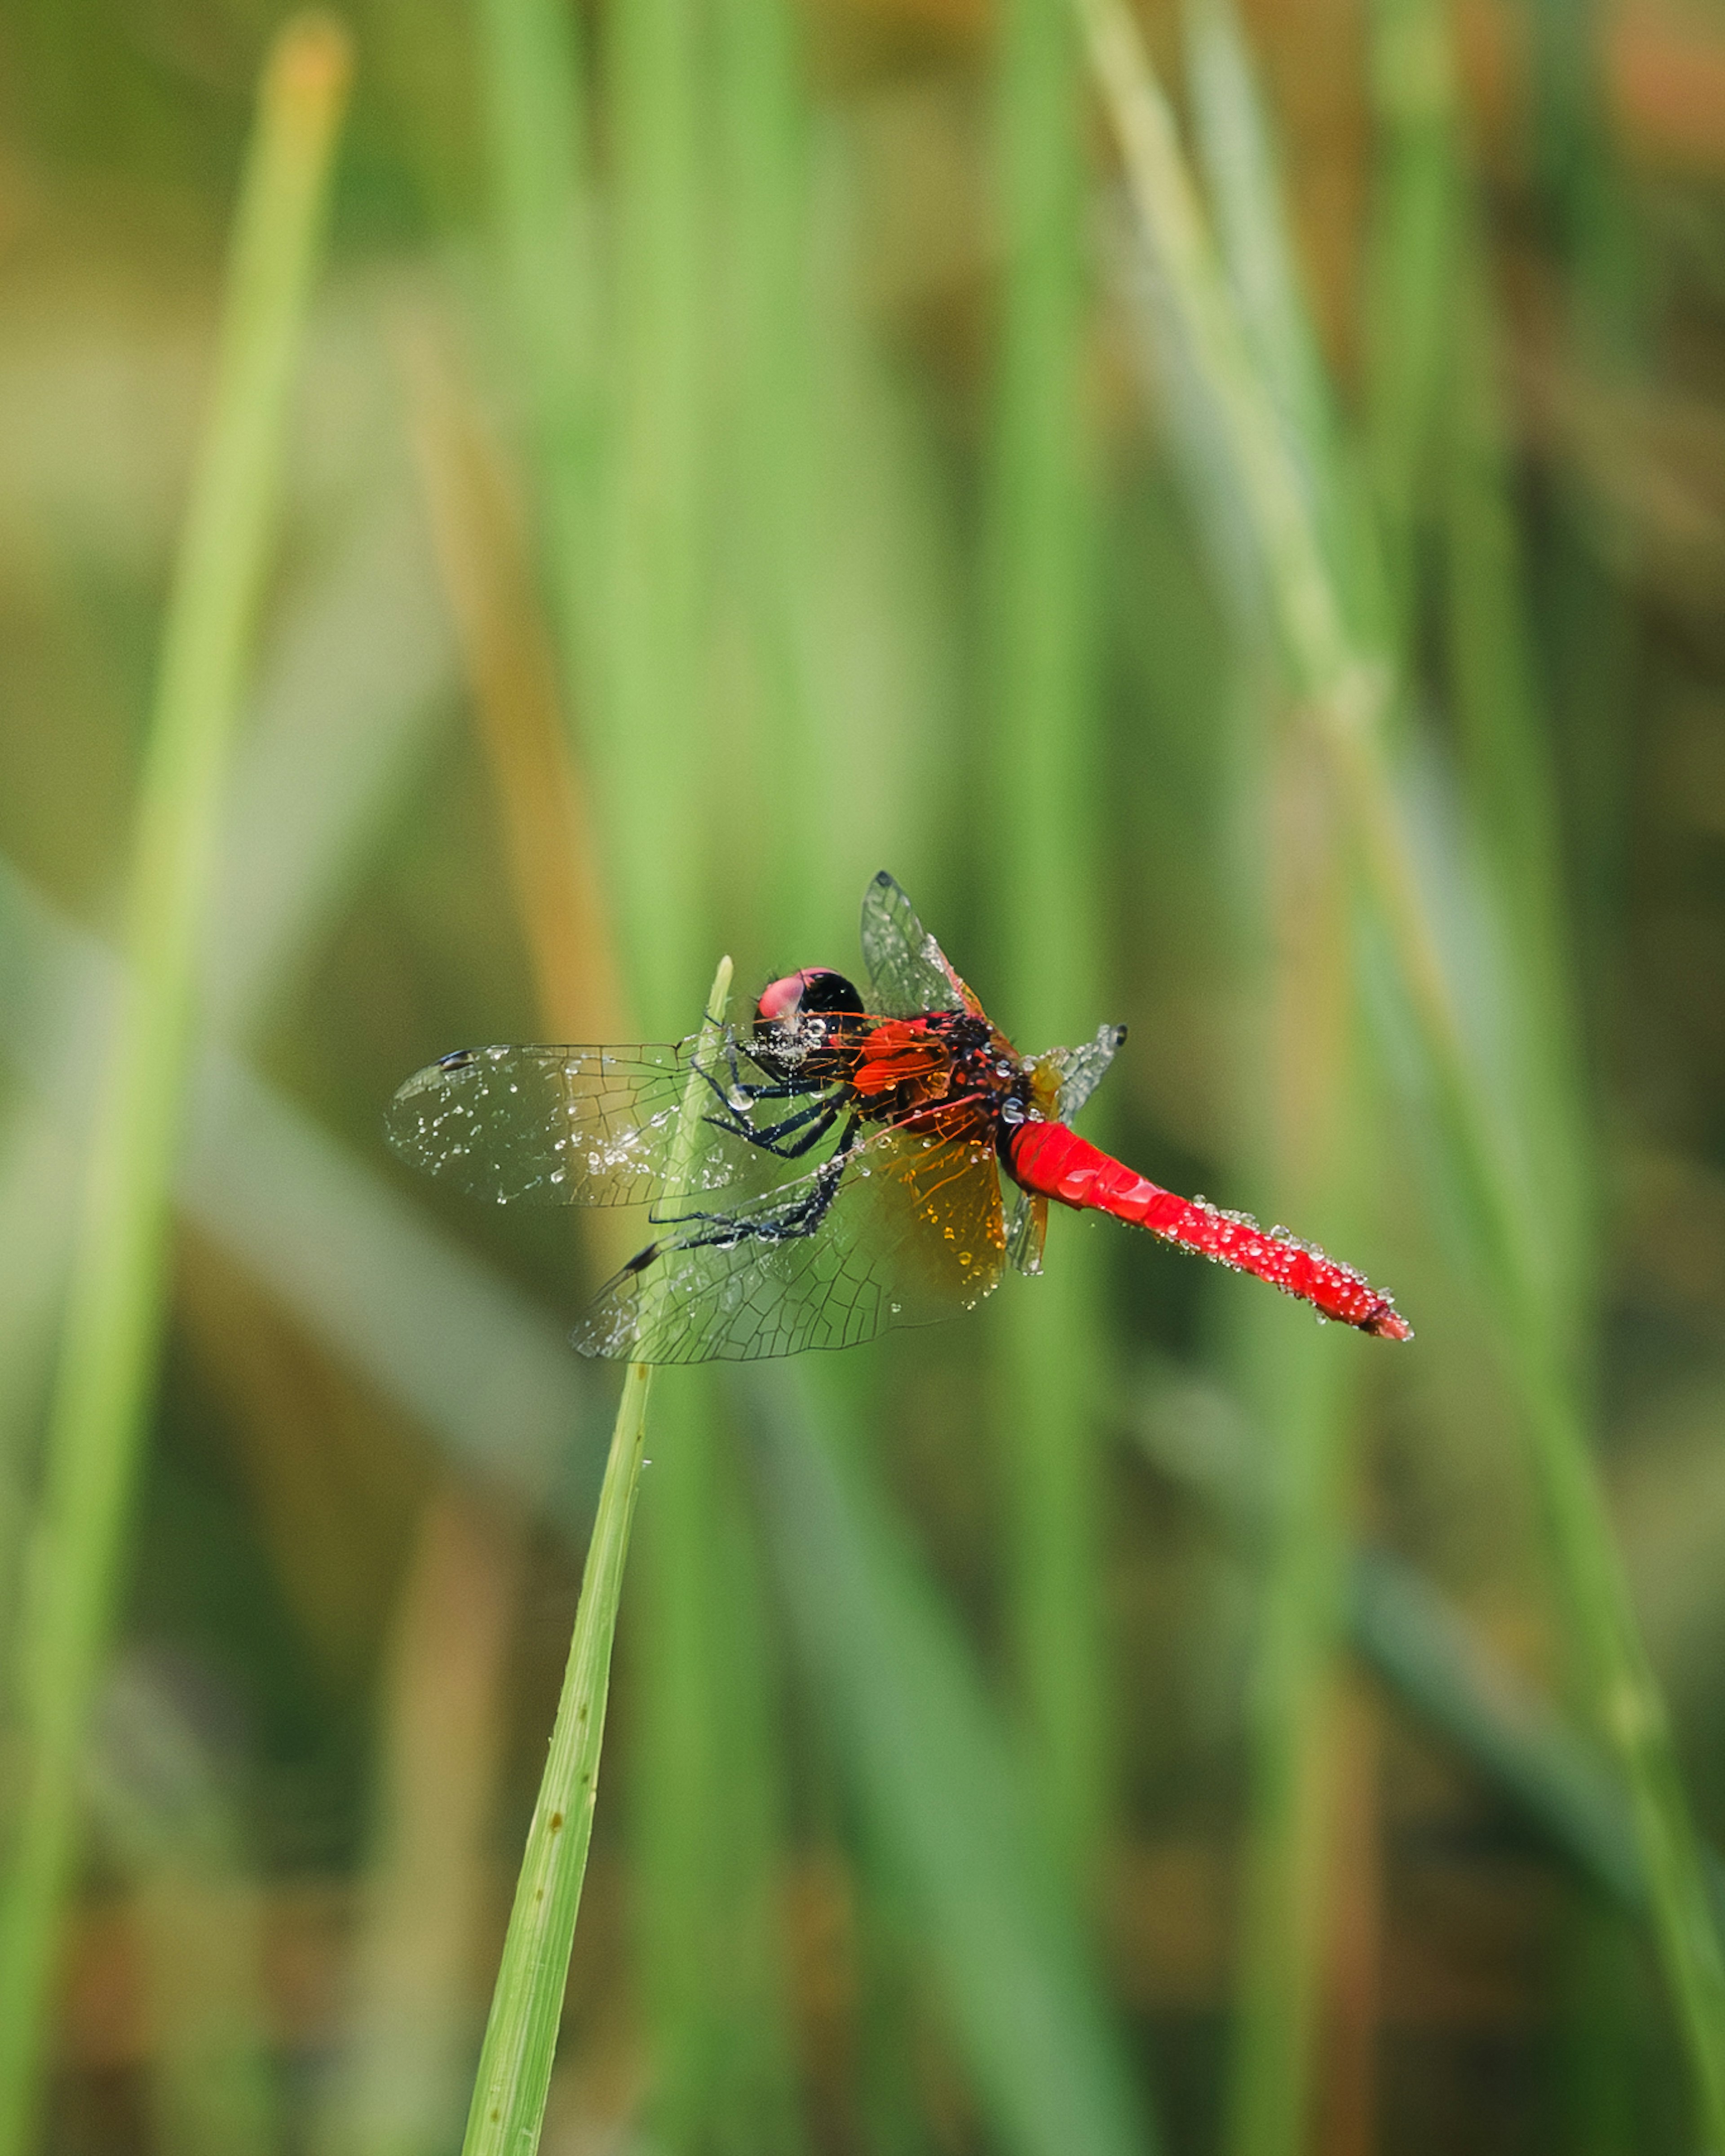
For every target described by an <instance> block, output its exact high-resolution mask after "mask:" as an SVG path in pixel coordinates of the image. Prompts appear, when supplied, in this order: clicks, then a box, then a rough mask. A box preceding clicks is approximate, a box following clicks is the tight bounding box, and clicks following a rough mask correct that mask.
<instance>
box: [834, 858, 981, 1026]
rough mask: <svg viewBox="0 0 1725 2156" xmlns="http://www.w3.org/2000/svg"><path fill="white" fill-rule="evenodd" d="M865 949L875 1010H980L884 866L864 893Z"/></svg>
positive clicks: (895, 1014)
mask: <svg viewBox="0 0 1725 2156" xmlns="http://www.w3.org/2000/svg"><path fill="white" fill-rule="evenodd" d="M862 953H863V963H864V964H865V966H866V967H867V968H868V969H869V979H870V983H871V984H872V988H873V993H872V994H871V995H870V998H869V1008H870V1009H871V1010H876V1011H879V1012H880V1013H881V1014H882V1015H883V1016H885V1017H887V1018H919V1017H921V1016H922V1014H923V1013H924V1012H926V1011H941V1010H968V1011H973V1012H975V1013H976V1014H978V1016H980V1015H981V1010H982V1006H981V1005H980V1004H978V1002H977V999H976V998H975V997H974V996H973V995H972V993H970V990H969V989H968V988H966V987H965V985H964V983H963V981H961V980H960V979H959V978H958V976H957V973H954V972H953V970H952V967H951V965H950V964H949V963H948V962H947V954H946V952H944V951H942V948H941V947H940V945H939V944H938V943H937V942H935V940H934V938H933V937H932V936H931V935H930V934H929V932H928V931H927V929H926V928H925V927H923V926H922V922H921V921H919V920H918V919H917V918H916V909H915V908H914V907H913V906H911V901H910V900H909V899H907V898H906V896H905V894H904V892H903V891H901V889H900V887H899V885H897V884H896V883H895V882H894V881H893V880H892V878H891V876H890V875H888V874H887V873H886V870H885V869H882V870H881V871H880V874H879V875H877V876H876V877H875V880H874V881H873V882H872V883H871V884H870V885H869V887H868V889H867V890H866V891H865V892H864V893H863V902H862Z"/></svg>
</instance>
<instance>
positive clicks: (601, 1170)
mask: <svg viewBox="0 0 1725 2156" xmlns="http://www.w3.org/2000/svg"><path fill="white" fill-rule="evenodd" d="M733 1058H734V1060H733ZM771 1075H772V1074H771V1073H769V1072H768V1071H766V1070H763V1068H762V1066H761V1065H758V1064H757V1063H756V1062H755V1061H754V1060H753V1059H752V1057H751V1056H750V1055H748V1054H747V1050H745V1049H744V1048H743V1047H742V1045H741V1044H740V1043H733V1042H731V1041H729V1040H728V1039H727V1040H726V1041H725V1042H722V1043H721V1046H720V1048H719V1050H718V1051H717V1053H716V1055H712V1056H711V1057H710V1058H709V1060H708V1061H707V1062H706V1064H705V1065H697V1061H696V1039H695V1038H693V1037H691V1039H688V1040H682V1041H673V1042H668V1043H664V1044H649V1045H647V1046H644V1047H639V1048H580V1047H576V1048H557V1047H532V1048H474V1049H463V1050H459V1052H458V1053H457V1054H455V1055H446V1056H445V1057H444V1059H443V1060H442V1061H441V1062H440V1063H432V1064H428V1065H426V1067H425V1069H424V1070H419V1071H416V1072H415V1073H414V1075H413V1076H412V1077H411V1078H409V1079H408V1081H407V1083H406V1084H405V1085H404V1086H403V1087H402V1089H401V1091H399V1092H398V1094H397V1095H396V1096H395V1098H394V1100H393V1101H391V1103H390V1105H389V1109H388V1116H387V1118H386V1128H387V1130H388V1137H389V1142H390V1143H391V1144H392V1145H393V1147H394V1148H395V1150H396V1151H397V1152H398V1153H400V1154H401V1155H402V1157H403V1159H405V1160H409V1161H412V1162H413V1164H414V1166H415V1167H417V1168H424V1170H425V1171H426V1172H427V1173H429V1174H431V1175H435V1176H438V1177H439V1178H441V1179H442V1180H444V1181H445V1182H448V1183H454V1184H456V1185H457V1186H458V1187H459V1188H461V1189H463V1190H465V1191H467V1192H469V1193H470V1194H472V1195H473V1196H475V1197H480V1198H490V1199H495V1201H496V1203H497V1204H500V1205H503V1204H536V1205H634V1204H643V1203H644V1202H646V1201H648V1200H649V1199H655V1198H657V1197H660V1195H662V1194H663V1193H665V1190H666V1188H667V1177H668V1174H669V1173H670V1161H671V1157H672V1154H673V1152H674V1151H675V1142H676V1132H677V1125H678V1122H679V1118H680V1115H681V1111H682V1106H683V1101H684V1098H685V1094H686V1093H687V1091H688V1087H689V1084H690V1081H691V1076H693V1077H694V1078H695V1081H696V1084H697V1085H698V1086H700V1087H701V1096H700V1101H701V1116H702V1122H701V1129H700V1132H699V1133H698V1136H697V1139H696V1143H695V1145H694V1147H693V1148H692V1151H691V1156H690V1158H689V1161H688V1163H687V1166H686V1168H685V1170H684V1172H683V1173H680V1176H679V1178H678V1183H677V1187H678V1189H679V1190H680V1192H681V1193H684V1194H686V1195H699V1194H700V1193H704V1192H707V1191H715V1190H721V1189H726V1188H730V1187H732V1185H735V1184H738V1183H742V1184H745V1185H747V1184H751V1183H752V1184H755V1185H759V1184H762V1183H768V1182H770V1181H772V1180H773V1179H775V1178H777V1177H778V1176H781V1175H783V1172H784V1164H783V1159H782V1158H780V1157H778V1156H777V1155H775V1154H773V1152H768V1151H767V1150H766V1149H765V1148H763V1147H760V1146H758V1145H756V1144H754V1143H752V1142H750V1140H749V1138H748V1137H747V1136H746V1135H745V1134H744V1131H745V1130H746V1128H747V1126H748V1124H749V1123H750V1122H751V1120H752V1121H753V1122H755V1123H756V1124H757V1125H761V1124H764V1123H765V1122H766V1121H767V1120H768V1116H769V1115H770V1116H771V1117H772V1119H773V1120H774V1121H781V1122H782V1121H783V1120H784V1119H785V1117H787V1116H791V1115H793V1114H795V1113H797V1112H798V1111H799V1110H800V1108H801V1107H802V1106H804V1105H806V1104H804V1103H801V1102H798V1101H794V1100H793V1101H783V1100H779V1101H770V1102H764V1101H763V1102H761V1103H758V1104H756V1105H754V1106H752V1108H751V1107H747V1106H745V1107H744V1108H743V1109H742V1111H738V1109H737V1107H736V1106H733V1105H732V1100H731V1097H730V1096H731V1095H732V1090H733V1089H734V1088H735V1086H737V1084H738V1083H739V1082H741V1083H742V1084H749V1083H756V1084H761V1083H765V1082H768V1081H770V1079H771Z"/></svg>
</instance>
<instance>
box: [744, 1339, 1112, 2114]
mask: <svg viewBox="0 0 1725 2156" xmlns="http://www.w3.org/2000/svg"><path fill="white" fill-rule="evenodd" d="M815 1385H819V1391H818V1392H816V1391H815V1390H814V1386H815ZM738 1392H739V1395H740V1396H741V1397H742V1399H744V1400H745V1401H746V1404H747V1413H748V1417H749V1426H750V1428H751V1430H752V1433H753V1435H754V1438H755V1442H756V1446H757V1455H758V1460H759V1466H760V1472H761V1482H762V1490H763V1492H764V1497H765V1504H766V1509H767V1517H768V1528H769V1532H770V1533H771V1536H772V1539H773V1553H774V1556H775V1558H776V1560H777V1563H778V1569H779V1572H780V1574H781V1576H782V1578H783V1582H784V1588H785V1594H786V1599H787V1605H788V1612H789V1616H790V1621H791V1625H792V1628H793V1635H794V1636H795V1639H796V1640H797V1644H798V1648H799V1650H800V1651H801V1653H802V1655H803V1659H804V1661H805V1662H806V1665H807V1668H808V1673H809V1681H810V1685H811V1687H812V1691H813V1696H814V1698H815V1700H816V1701H817V1702H818V1703H819V1707H820V1709H821V1711H822V1712H824V1714H825V1715H826V1716H828V1717H829V1720H830V1724H831V1727H832V1730H833V1734H834V1740H835V1742H836V1744H837V1746H838V1748H839V1757H840V1759H841V1762H842V1763H843V1767H844V1770H845V1774H846V1776H847V1778H848V1779H849V1780H850V1783H851V1784H852V1786H853V1787H854V1789H855V1794H856V1797H857V1799H858V1802H859V1803H860V1804H861V1805H862V1807H863V1808H864V1809H865V1811H866V1813H867V1815H868V1818H869V1821H870V1830H871V1832H872V1833H873V1834H874V1835H875V1836H876V1837H877V1838H878V1840H879V1842H880V1846H881V1848H882V1851H884V1852H885V1853H886V1855H887V1856H889V1857H890V1859H891V1862H892V1864H893V1866H894V1868H895V1870H896V1872H897V1873H898V1875H899V1876H901V1878H902V1879H903V1881H904V1882H905V1887H906V1893H907V1895H908V1896H909V1897H911V1900H912V1901H913V1902H914V1905H915V1907H916V1912H917V1920H918V1925H919V1929H920V1931H921V1932H922V1935H923V1936H924V1937H925V1938H926V1939H927V1943H928V1948H929V1950H930V1952H931V1953H932V1958H933V1960H934V1963H935V1966H936V1968H937V1970H938V1972H939V1975H940V1979H941V1982H942V1987H943V1989H944V1992H945V1995H946V2000H947V2008H948V2010H949V2012H950V2013H951V2015H952V2022H953V2026H954V2030H955V2034H956V2035H957V2041H958V2043H959V2045H960V2046H961V2048H962V2051H963V2056H964V2058H965V2061H966V2063H967V2065H968V2067H969V2070H970V2073H971V2075H972V2076H973V2080H974V2082H975V2083H976V2086H977V2088H978V2092H979V2094H980V2095H981V2097H982V2098H983V2102H984V2103H985V2105H986V2106H987V2107H988V2112H989V2113H990V2115H991V2117H992V2119H993V2127H994V2132H995V2133H996V2135H997V2137H998V2138H999V2143H1000V2146H1001V2147H1002V2148H1006V2149H1008V2150H1010V2151H1012V2152H1014V2156H1070V2152H1071V2151H1073V2150H1075V2149H1082V2150H1084V2151H1085V2156H1125V2153H1126V2152H1127V2151H1142V2150H1143V2149H1144V2148H1146V2147H1147V2146H1148V2145H1150V2142H1151V2128H1150V2125H1149V2123H1148V2121H1147V2118H1146V2117H1145V2116H1144V2113H1143V2111H1142V2106H1141V2104H1140V2102H1139V2101H1138V2099H1137V2096H1136V2093H1135V2092H1134V2091H1133V2089H1132V2084H1131V2081H1130V2078H1129V2076H1128V2075H1127V2071H1126V2068H1125V2065H1124V2062H1123V2061H1122V2057H1121V2055H1120V2052H1119V2050H1118V2048H1117V2042H1116V2040H1115V2037H1114V2035H1113V2032H1112V2031H1111V2029H1110V2028H1109V2026H1108V2024H1107V2020H1106V2013H1105V2010H1104V2009H1103V2006H1102V2004H1101V1995H1100V1993H1099V1989H1098V1987H1097V1984H1096V1978H1095V1975H1094V1974H1093V1972H1092V1971H1091V1969H1090V1968H1089V1967H1088V1966H1087V1964H1086V1958H1085V1955H1084V1952H1083V1949H1082V1947H1081V1944H1080V1942H1079V1940H1078V1938H1077V1936H1076V1930H1075V1928H1074V1925H1073V1921H1072V1917H1071V1915H1070V1903H1069V1900H1068V1897H1067V1896H1066V1894H1065V1891H1064V1889H1063V1887H1062V1886H1060V1883H1059V1882H1058V1874H1057V1872H1056V1870H1055V1866H1053V1865H1051V1864H1050V1861H1049V1859H1048V1856H1047V1852H1046V1847H1045V1840H1044V1837H1043V1836H1042V1835H1041V1834H1040V1831H1039V1829H1038V1827H1037V1825H1036V1820H1035V1809H1034V1803H1033V1802H1032V1801H1031V1799H1030V1794H1029V1782H1028V1779H1027V1777H1026V1774H1025V1772H1024V1767H1023V1765H1022V1763H1020V1761H1019V1759H1018V1758H1016V1757H1015V1756H1014V1752H1013V1749H1012V1748H1011V1746H1010V1745H1009V1743H1008V1741H1007V1739H1006V1738H1005V1735H1004V1732H1003V1731H1002V1729H1001V1728H1000V1727H999V1724H998V1723H997V1722H996V1719H995V1717H994V1716H993V1712H991V1710H990V1707H989V1705H988V1699H987V1696H986V1694H985V1692H984V1691H983V1686H982V1682H981V1680H980V1678H979V1676H978V1672H977V1671H976V1670H975V1668H974V1666H973V1664H972V1662H971V1661H970V1658H969V1656H968V1654H967V1652H966V1650H965V1648H964V1645H963V1642H962V1640H960V1638H959V1636H958V1635H957V1632H956V1630H954V1628H953V1626H952V1622H951V1620H950V1619H949V1618H948V1616H947V1613H946V1612H945V1611H944V1610H943V1609H942V1607H941V1605H940V1604H939V1602H938V1600H937V1599H936V1597H935V1595H934V1594H933V1593H932V1590H931V1589H930V1587H929V1584H928V1582H927V1578H926V1576H925V1575H924V1574H923V1573H922V1571H921V1569H920V1568H919V1567H918V1566H917V1564H916V1561H915V1560H914V1558H912V1557H911V1554H910V1553H909V1552H908V1550H907V1549H906V1547H905V1545H904V1543H903V1542H902V1540H901V1537H900V1536H899V1534H898V1533H897V1532H896V1530H895V1528H894V1527H893V1526H892V1524H891V1521H890V1520H889V1518H888V1517H887V1516H886V1512H884V1510H883V1508H882V1507H881V1504H880V1499H879V1497H878V1496H876V1494H875V1491H874V1490H873V1489H872V1488H871V1487H870V1485H869V1484H868V1482H867V1481H865V1478H864V1476H863V1473H862V1471H861V1468H860V1464H859V1463H860V1457H861V1455H860V1446H859V1445H857V1444H855V1443H854V1442H852V1441H850V1440H851V1439H852V1438H853V1437H854V1435H855V1433H852V1432H850V1431H849V1430H845V1433H844V1438H843V1440H840V1439H839V1435H838V1433H839V1429H840V1420H839V1418H840V1415H841V1413H842V1410H841V1409H840V1408H839V1390H838V1389H837V1388H836V1387H834V1386H833V1385H831V1384H830V1383H829V1382H823V1381H822V1379H821V1378H820V1377H819V1376H818V1375H817V1376H816V1377H815V1378H814V1381H813V1383H810V1381H809V1377H808V1375H807V1373H803V1372H801V1371H798V1372H788V1371H787V1372H783V1373H778V1372H775V1373H771V1374H770V1375H768V1374H762V1376H759V1377H757V1378H754V1379H753V1380H752V1381H751V1382H749V1383H747V1385H746V1387H745V1386H741V1385H740V1386H739V1388H738ZM814 1399H819V1402H820V1404H821V1414H820V1419H819V1422H817V1421H816V1419H815V1417H814V1414H813V1413H812V1412H811V1409H810V1406H809V1403H810V1402H811V1400H814Z"/></svg>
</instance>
